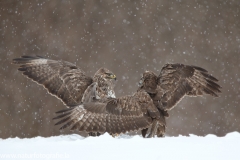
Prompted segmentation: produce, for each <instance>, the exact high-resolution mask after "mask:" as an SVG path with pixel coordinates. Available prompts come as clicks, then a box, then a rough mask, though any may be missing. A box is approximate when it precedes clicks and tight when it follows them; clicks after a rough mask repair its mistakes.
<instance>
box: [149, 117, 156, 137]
mask: <svg viewBox="0 0 240 160" xmlns="http://www.w3.org/2000/svg"><path fill="white" fill-rule="evenodd" d="M157 128H158V120H157V119H154V120H153V124H152V128H151V130H150V133H149V135H148V136H147V138H152V137H154V136H155V134H156V132H157Z"/></svg>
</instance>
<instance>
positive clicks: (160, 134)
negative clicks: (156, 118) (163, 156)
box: [157, 125, 166, 137]
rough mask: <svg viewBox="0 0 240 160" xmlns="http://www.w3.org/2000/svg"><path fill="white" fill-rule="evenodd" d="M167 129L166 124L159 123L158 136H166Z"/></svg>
mask: <svg viewBox="0 0 240 160" xmlns="http://www.w3.org/2000/svg"><path fill="white" fill-rule="evenodd" d="M165 129H166V126H165V125H158V127H157V137H164V134H165Z"/></svg>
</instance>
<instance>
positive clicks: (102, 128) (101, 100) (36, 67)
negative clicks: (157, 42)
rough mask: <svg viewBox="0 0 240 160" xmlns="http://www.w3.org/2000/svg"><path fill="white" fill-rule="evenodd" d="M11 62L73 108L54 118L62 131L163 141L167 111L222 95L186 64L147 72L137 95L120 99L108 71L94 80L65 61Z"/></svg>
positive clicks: (204, 74) (208, 79)
mask: <svg viewBox="0 0 240 160" xmlns="http://www.w3.org/2000/svg"><path fill="white" fill-rule="evenodd" d="M13 63H15V64H20V68H19V70H20V71H23V74H24V75H26V76H27V77H29V78H30V79H32V80H34V81H36V82H37V83H39V84H42V85H43V86H44V87H45V88H46V89H47V90H48V91H49V93H51V94H53V95H55V96H56V97H58V98H60V99H61V100H62V101H63V102H64V103H65V104H66V105H67V106H70V108H67V109H65V110H61V111H58V112H56V113H57V114H59V115H58V116H57V117H55V118H54V119H59V121H58V122H57V123H56V125H60V124H61V125H62V127H61V128H60V129H64V128H66V127H70V128H71V130H78V131H85V132H88V133H91V135H96V133H99V134H100V133H104V132H108V133H110V134H113V135H114V134H120V133H125V132H129V131H138V130H141V131H142V135H143V137H145V136H146V135H147V134H148V136H147V137H153V136H155V135H157V136H158V137H162V136H164V134H165V129H166V120H165V118H166V117H168V116H169V115H168V111H169V110H171V109H172V108H174V107H175V106H176V105H177V103H178V102H179V101H180V100H181V99H182V98H183V97H184V96H186V95H187V96H199V95H204V94H209V95H212V96H215V97H217V96H218V93H220V92H221V91H220V89H221V87H220V86H219V85H218V84H217V81H218V80H217V79H216V78H214V77H213V76H211V75H210V74H208V73H207V71H206V70H205V69H203V68H200V67H196V66H188V65H183V64H166V65H165V66H164V67H163V68H162V70H161V72H160V74H159V75H157V74H155V73H154V72H152V71H146V72H144V73H143V76H142V78H141V79H140V81H139V88H138V90H137V92H136V93H134V94H133V95H128V96H123V97H120V98H116V97H115V93H114V90H113V87H114V80H116V76H115V75H114V74H113V73H111V72H110V71H109V70H107V69H105V68H101V69H99V70H98V71H97V72H96V73H95V75H94V76H93V78H91V77H89V76H86V74H85V73H84V72H83V71H82V70H81V69H79V68H78V67H76V65H74V64H72V63H69V62H65V61H55V60H49V59H45V58H42V57H39V56H35V57H32V56H22V57H21V58H17V59H14V60H13ZM148 130H149V131H148Z"/></svg>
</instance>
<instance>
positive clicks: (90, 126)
mask: <svg viewBox="0 0 240 160" xmlns="http://www.w3.org/2000/svg"><path fill="white" fill-rule="evenodd" d="M58 113H61V114H60V115H59V116H57V117H55V118H54V119H59V118H63V119H62V120H60V121H59V122H57V123H56V125H58V124H62V123H64V125H63V126H62V127H61V128H60V129H64V128H66V127H69V126H71V129H72V130H78V131H86V132H100V133H104V132H108V133H110V134H120V133H125V132H128V131H137V130H139V129H144V128H148V127H149V126H150V125H151V123H152V118H157V119H159V118H160V114H159V112H158V109H157V108H156V107H155V106H154V104H153V102H152V100H151V98H150V97H149V95H148V94H147V93H146V92H141V91H140V92H137V93H135V94H134V95H133V96H125V97H121V98H118V99H115V98H114V99H110V100H107V101H105V102H99V101H98V102H90V103H85V104H81V105H78V106H76V107H74V108H72V109H71V110H67V111H66V110H63V111H62V112H61V111H60V112H58Z"/></svg>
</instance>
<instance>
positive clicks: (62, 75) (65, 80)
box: [13, 56, 116, 135]
mask: <svg viewBox="0 0 240 160" xmlns="http://www.w3.org/2000/svg"><path fill="white" fill-rule="evenodd" d="M13 63H14V64H18V65H20V67H19V69H18V70H19V71H22V72H23V74H24V75H26V76H27V77H28V78H30V79H32V80H33V81H35V82H37V83H38V84H41V85H43V86H44V87H45V88H46V89H47V90H48V92H49V93H50V94H52V95H54V96H56V97H57V98H59V99H60V100H61V101H62V102H63V103H64V104H65V105H66V106H71V105H77V104H79V103H83V102H85V103H86V102H91V101H92V100H94V99H101V98H109V97H112V98H115V92H114V90H113V88H114V81H115V80H116V76H115V75H114V74H113V73H112V72H111V71H109V70H108V69H106V68H100V69H99V70H98V71H97V72H96V73H95V74H94V76H93V77H90V76H87V75H86V74H85V72H84V71H83V70H81V69H80V68H78V67H77V66H76V65H75V64H72V63H69V62H66V61H55V60H51V59H46V58H43V57H41V56H22V57H21V58H16V59H13ZM90 135H95V134H94V133H90Z"/></svg>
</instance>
